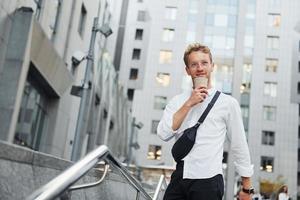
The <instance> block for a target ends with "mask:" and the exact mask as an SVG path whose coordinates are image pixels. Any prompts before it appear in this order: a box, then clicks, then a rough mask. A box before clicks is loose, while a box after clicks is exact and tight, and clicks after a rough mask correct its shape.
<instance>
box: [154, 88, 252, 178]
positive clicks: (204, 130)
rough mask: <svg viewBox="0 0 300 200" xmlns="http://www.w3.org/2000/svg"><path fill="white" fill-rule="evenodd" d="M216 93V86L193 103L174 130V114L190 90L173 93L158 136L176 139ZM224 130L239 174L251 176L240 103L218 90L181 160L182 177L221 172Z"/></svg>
mask: <svg viewBox="0 0 300 200" xmlns="http://www.w3.org/2000/svg"><path fill="white" fill-rule="evenodd" d="M215 92H216V89H214V88H211V89H209V90H208V96H207V98H206V99H205V100H204V101H203V102H202V103H199V104H196V105H194V106H193V107H192V108H191V110H190V111H189V112H188V114H187V115H186V117H185V119H184V120H183V122H182V124H181V126H180V127H179V129H177V130H176V131H173V130H172V124H173V115H174V113H176V112H177V111H178V110H179V109H180V108H181V106H182V105H183V104H184V103H185V102H186V101H187V100H188V98H189V97H190V96H191V91H185V92H183V93H182V94H180V95H177V96H175V97H174V98H173V99H172V100H171V101H170V102H169V103H168V105H167V106H166V108H165V110H164V114H163V117H162V119H161V121H160V122H159V124H158V127H157V134H158V136H159V137H160V138H161V139H162V140H164V141H168V140H170V139H171V138H173V136H175V139H176V140H177V139H178V138H179V137H180V136H181V135H182V133H183V131H184V130H185V129H187V128H189V127H191V126H193V125H195V124H196V123H197V121H198V119H199V118H200V116H201V114H202V113H203V112H204V110H205V109H206V107H207V105H208V103H209V102H210V101H211V100H212V98H213V96H214V94H215ZM226 133H227V134H228V137H229V139H230V141H231V142H230V143H231V149H232V153H233V156H234V160H235V162H234V165H235V167H236V170H237V172H238V174H239V175H240V176H244V177H251V176H252V174H253V165H251V161H250V154H249V149H248V144H247V141H246V136H245V131H244V126H243V122H242V116H241V110H240V106H239V103H238V102H237V101H236V99H234V98H233V97H232V96H229V95H226V94H223V93H221V95H220V96H219V98H218V99H217V101H216V103H215V105H214V106H213V108H212V109H211V110H210V112H209V114H208V115H207V117H206V119H205V120H204V122H203V123H202V124H201V125H200V127H199V128H198V130H197V137H196V141H195V144H194V146H193V148H192V150H191V151H190V153H189V154H188V155H187V156H186V157H185V158H184V159H183V160H184V169H183V178H189V179H203V178H211V177H213V176H215V175H217V174H223V171H222V158H223V147H224V141H225V137H226Z"/></svg>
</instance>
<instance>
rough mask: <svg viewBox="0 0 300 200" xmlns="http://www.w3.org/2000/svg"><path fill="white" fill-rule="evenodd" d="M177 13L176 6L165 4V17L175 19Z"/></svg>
mask: <svg viewBox="0 0 300 200" xmlns="http://www.w3.org/2000/svg"><path fill="white" fill-rule="evenodd" d="M176 15H177V8H176V7H170V6H167V7H166V9H165V19H171V20H175V19H176Z"/></svg>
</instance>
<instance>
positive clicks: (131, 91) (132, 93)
mask: <svg viewBox="0 0 300 200" xmlns="http://www.w3.org/2000/svg"><path fill="white" fill-rule="evenodd" d="M133 96H134V89H128V90H127V97H128V100H129V101H132V100H133Z"/></svg>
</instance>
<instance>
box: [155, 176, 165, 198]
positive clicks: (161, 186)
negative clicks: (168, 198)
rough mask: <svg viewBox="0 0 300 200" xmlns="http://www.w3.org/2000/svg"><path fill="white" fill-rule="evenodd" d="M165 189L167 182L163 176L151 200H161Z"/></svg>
mask: <svg viewBox="0 0 300 200" xmlns="http://www.w3.org/2000/svg"><path fill="white" fill-rule="evenodd" d="M166 189H167V182H166V179H165V176H164V175H161V176H160V178H159V181H158V184H157V187H156V190H155V193H154V196H153V200H158V199H162V198H163V196H164V194H165V190H166Z"/></svg>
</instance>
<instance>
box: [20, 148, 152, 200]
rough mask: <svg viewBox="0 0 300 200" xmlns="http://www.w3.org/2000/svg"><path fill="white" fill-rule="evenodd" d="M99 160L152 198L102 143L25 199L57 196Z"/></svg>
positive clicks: (140, 191)
mask: <svg viewBox="0 0 300 200" xmlns="http://www.w3.org/2000/svg"><path fill="white" fill-rule="evenodd" d="M100 160H105V161H106V162H109V163H111V164H112V165H113V166H115V167H116V168H117V169H118V170H119V171H120V172H121V173H122V175H123V176H124V177H125V178H126V179H127V180H128V182H129V183H130V184H131V185H132V186H133V187H134V188H135V189H136V190H137V191H138V193H141V194H142V195H144V197H145V198H146V199H149V200H152V198H151V196H150V195H149V194H148V193H147V192H146V191H145V190H144V189H143V188H142V186H141V184H140V183H139V182H138V181H137V180H136V179H135V178H134V177H133V176H132V175H131V174H130V173H129V172H128V170H127V169H126V168H125V167H124V166H123V165H122V164H120V162H118V161H117V160H116V159H115V158H114V157H113V156H112V155H111V153H110V151H109V149H108V148H107V146H105V145H102V146H100V147H98V148H97V149H95V150H93V151H92V152H90V153H89V154H87V155H86V156H85V157H84V158H82V159H81V160H80V161H78V162H76V163H75V164H74V165H72V166H71V167H70V168H68V169H66V170H65V171H63V172H62V173H61V174H60V175H58V176H57V177H56V178H54V179H52V180H51V181H50V182H48V183H47V184H46V185H44V186H42V187H40V188H39V189H37V190H36V191H35V192H33V193H32V194H31V195H30V196H29V197H27V198H26V200H48V199H49V200H50V199H54V198H56V197H59V195H61V194H63V192H64V191H66V190H67V189H68V188H69V187H70V186H71V185H73V184H74V183H75V182H76V181H77V180H79V179H80V178H81V177H82V176H84V175H85V174H86V173H87V172H88V171H89V170H90V169H92V168H93V167H94V166H95V165H96V164H97V163H98V162H99V161H100Z"/></svg>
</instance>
